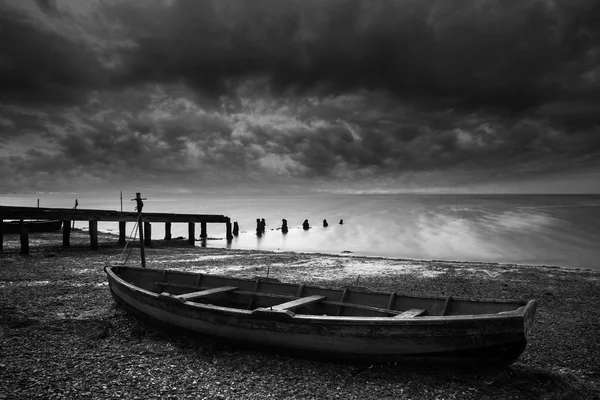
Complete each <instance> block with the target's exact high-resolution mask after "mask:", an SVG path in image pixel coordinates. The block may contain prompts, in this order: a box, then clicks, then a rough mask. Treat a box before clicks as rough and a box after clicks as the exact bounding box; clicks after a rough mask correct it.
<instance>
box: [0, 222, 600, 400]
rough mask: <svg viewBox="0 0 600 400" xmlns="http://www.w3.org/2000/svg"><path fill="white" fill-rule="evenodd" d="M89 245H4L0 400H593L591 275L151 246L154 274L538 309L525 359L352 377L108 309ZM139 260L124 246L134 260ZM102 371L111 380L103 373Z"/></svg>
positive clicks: (83, 241)
mask: <svg viewBox="0 0 600 400" xmlns="http://www.w3.org/2000/svg"><path fill="white" fill-rule="evenodd" d="M99 240H100V249H99V250H97V251H92V250H90V249H88V245H89V238H88V237H87V233H86V232H80V231H75V232H74V233H73V235H72V238H71V243H72V247H71V248H62V247H61V246H60V244H61V236H60V234H58V235H57V234H37V235H31V247H30V250H31V254H30V255H27V256H22V255H20V254H18V249H19V247H18V236H14V235H10V236H9V235H7V236H5V238H4V252H3V253H2V254H0V308H1V310H2V317H1V318H0V350H1V354H2V355H1V356H0V357H1V361H0V382H1V383H0V399H3V398H22V397H25V396H27V397H36V396H40V397H44V393H46V396H45V397H52V396H50V395H48V393H50V392H48V391H49V390H50V391H51V393H54V394H55V398H74V397H80V398H115V397H118V396H121V397H124V398H134V397H135V396H136V395H137V396H139V397H140V398H168V395H173V396H174V398H202V397H207V398H219V397H221V398H265V397H266V396H268V395H271V396H273V398H336V396H337V397H339V398H416V399H429V398H431V399H434V398H457V399H460V398H490V399H491V398H506V399H508V398H523V399H525V398H555V397H554V396H556V394H561V393H562V394H564V395H566V396H567V397H569V398H594V397H600V391H599V389H598V387H600V363H598V362H597V360H598V359H599V357H600V345H599V341H598V332H599V331H600V329H599V328H600V325H599V323H600V322H599V321H600V309H599V308H598V304H600V271H592V270H582V269H567V268H560V267H548V266H526V265H513V264H485V263H473V262H468V263H462V262H447V261H421V260H397V259H390V258H376V257H357V256H352V255H346V254H345V255H325V254H308V253H279V252H276V253H274V252H267V251H252V250H230V249H216V248H202V247H192V246H189V245H186V244H185V241H172V242H171V243H167V242H163V241H156V242H155V245H154V246H153V247H152V248H149V249H147V257H148V267H150V268H170V269H189V270H194V271H204V272H207V273H227V274H232V275H236V276H256V275H266V273H267V271H268V273H269V275H270V276H272V277H277V278H278V279H281V280H284V281H289V282H298V283H301V282H302V283H310V284H319V285H322V286H331V287H340V286H345V285H350V284H354V283H356V281H357V279H358V280H359V281H360V284H361V285H364V286H368V287H371V288H373V289H380V290H395V291H397V292H401V293H406V294H415V295H420V294H428V295H443V296H448V295H452V296H455V297H475V298H482V297H488V298H490V297H491V298H519V299H537V300H538V301H539V307H538V313H537V316H536V321H535V324H534V328H533V331H532V334H531V338H530V342H529V343H528V346H527V348H526V350H525V352H524V353H523V355H522V356H521V358H520V359H519V360H518V361H517V363H515V364H514V365H513V366H512V367H511V368H510V369H508V370H505V371H503V372H500V373H494V374H492V375H490V374H488V375H482V374H481V373H479V372H475V373H474V372H464V373H460V374H458V373H457V372H452V373H450V372H442V371H437V372H436V371H414V370H412V369H409V370H407V369H402V367H389V366H382V367H379V366H378V367H374V368H372V369H367V370H361V369H357V367H351V366H344V365H336V364H330V363H323V362H316V361H310V360H301V359H291V358H287V357H280V356H277V355H274V354H263V353H258V352H253V351H251V350H247V349H238V348H233V347H229V346H223V345H221V344H217V343H216V342H214V341H211V340H207V339H202V340H197V339H195V340H192V339H189V338H185V337H179V336H175V337H173V336H169V335H166V334H165V333H163V332H160V331H157V330H155V329H153V328H150V327H147V326H145V325H143V324H140V323H138V322H137V321H136V320H135V319H133V318H131V317H129V316H128V315H126V314H124V313H123V312H122V311H120V310H119V309H116V308H115V306H114V302H113V300H112V298H111V297H110V294H109V293H108V288H107V286H106V282H105V280H106V279H105V276H104V273H103V271H102V266H103V265H104V264H105V262H107V261H112V262H115V261H117V260H118V259H119V257H120V255H121V253H122V252H123V249H122V248H119V247H117V246H116V245H115V244H116V240H115V237H114V235H110V234H101V235H100V238H99ZM138 259H139V257H138V255H137V250H136V249H134V250H133V253H132V255H131V260H132V261H133V260H135V262H136V263H137V262H138V261H137V260H138ZM121 356H124V357H121ZM107 368H108V369H109V370H111V371H112V372H111V374H109V376H107V375H106V374H105V372H101V370H105V369H107ZM69 371H71V372H69ZM152 371H154V372H152ZM61 374H62V375H61ZM65 374H66V375H65ZM58 376H63V378H62V379H58V378H57V377H58ZM249 377H252V379H250V378H249ZM301 378H302V379H301ZM194 382H195V383H194ZM217 382H218V384H217ZM159 389H160V390H159ZM117 395H118V396H117Z"/></svg>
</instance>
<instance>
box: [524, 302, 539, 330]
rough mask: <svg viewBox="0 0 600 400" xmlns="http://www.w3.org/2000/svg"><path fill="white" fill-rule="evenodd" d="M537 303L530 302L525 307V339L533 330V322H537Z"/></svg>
mask: <svg viewBox="0 0 600 400" xmlns="http://www.w3.org/2000/svg"><path fill="white" fill-rule="evenodd" d="M537 304H538V303H537V301H536V300H529V301H528V302H527V305H526V306H525V310H524V312H523V323H524V330H525V332H524V334H525V338H527V337H528V336H529V332H530V331H531V329H532V328H533V321H534V320H535V312H536V310H537Z"/></svg>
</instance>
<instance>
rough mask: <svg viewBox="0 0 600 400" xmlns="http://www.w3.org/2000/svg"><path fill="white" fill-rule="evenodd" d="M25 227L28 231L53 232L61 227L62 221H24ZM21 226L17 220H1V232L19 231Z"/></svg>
mask: <svg viewBox="0 0 600 400" xmlns="http://www.w3.org/2000/svg"><path fill="white" fill-rule="evenodd" d="M24 224H25V228H26V229H27V231H28V232H55V231H59V230H60V228H61V227H62V221H60V220H52V221H25V222H24ZM20 232H21V227H20V223H19V221H11V222H3V223H2V233H20Z"/></svg>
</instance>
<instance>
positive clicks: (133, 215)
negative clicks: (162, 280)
mask: <svg viewBox="0 0 600 400" xmlns="http://www.w3.org/2000/svg"><path fill="white" fill-rule="evenodd" d="M0 213H2V215H3V219H5V220H11V219H15V220H19V219H23V220H30V219H48V220H53V219H54V220H56V219H58V220H61V221H65V220H69V221H90V220H96V221H130V222H134V221H137V212H119V211H116V210H114V211H113V210H89V209H81V208H80V209H74V208H44V207H40V208H36V207H16V206H0ZM228 220H229V217H226V216H224V215H214V214H178V213H144V221H149V222H180V223H181V222H196V223H198V222H209V223H213V222H215V223H226V222H227V221H228Z"/></svg>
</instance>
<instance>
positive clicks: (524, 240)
mask: <svg viewBox="0 0 600 400" xmlns="http://www.w3.org/2000/svg"><path fill="white" fill-rule="evenodd" d="M143 195H144V197H145V198H146V200H144V211H145V212H171V213H193V214H219V215H225V216H228V217H230V218H231V222H232V223H233V222H237V223H238V225H239V229H240V230H239V235H238V236H236V237H234V238H233V240H231V241H227V240H226V238H225V233H226V231H225V224H211V223H209V224H208V225H207V234H208V239H207V240H206V241H197V242H196V245H197V246H206V247H219V248H232V249H250V250H268V251H293V252H311V253H327V254H346V255H358V256H376V257H389V258H401V259H418V260H447V261H470V262H493V263H510V264H528V265H552V266H560V267H567V268H587V269H596V270H600V261H599V260H600V195H538V194H535V195H534V194H530V195H522V194H518V195H517V194H514V195H512V194H511V195H498V194H494V195H483V194H334V193H324V192H317V193H307V194H276V195H275V194H274V195H265V194H257V193H253V194H248V195H233V194H221V195H219V194H216V193H204V194H194V193H183V194H172V193H152V192H148V193H144V194H143ZM121 197H122V200H121ZM133 197H135V194H134V193H122V194H121V193H119V192H117V193H114V194H112V193H110V194H105V193H103V194H101V195H98V194H96V195H80V196H77V200H78V208H84V209H111V210H120V209H121V207H122V210H123V211H134V207H135V202H134V201H131V199H132V198H133ZM38 200H39V202H40V206H41V207H63V208H72V207H73V206H74V201H75V195H69V196H66V195H63V194H45V195H29V196H2V195H0V205H20V206H34V207H35V206H36V205H37V201H38ZM263 218H264V219H265V222H266V230H265V233H264V234H263V235H262V236H258V235H257V234H256V227H257V223H256V220H257V219H263ZM283 219H286V220H287V225H288V227H289V231H288V232H287V233H286V234H284V233H282V231H281V225H282V220H283ZM305 220H308V223H309V225H310V229H308V230H304V229H303V227H302V224H303V222H304V221H305ZM324 220H326V221H327V225H328V226H326V227H325V226H324ZM342 222H343V223H342ZM198 225H199V224H198ZM75 227H77V228H82V229H87V222H76V223H75ZM98 227H99V229H100V230H103V231H106V232H114V233H116V232H118V223H116V222H100V223H99V224H98ZM133 227H134V224H133V223H128V224H127V228H128V229H127V234H128V235H132V233H133V232H134V229H133ZM187 232H188V227H187V224H186V223H180V224H178V223H173V224H172V235H173V237H178V236H182V237H187ZM199 234H200V227H199V226H197V227H196V235H199ZM132 236H133V235H132ZM152 238H153V239H162V238H164V224H162V223H153V224H152Z"/></svg>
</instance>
